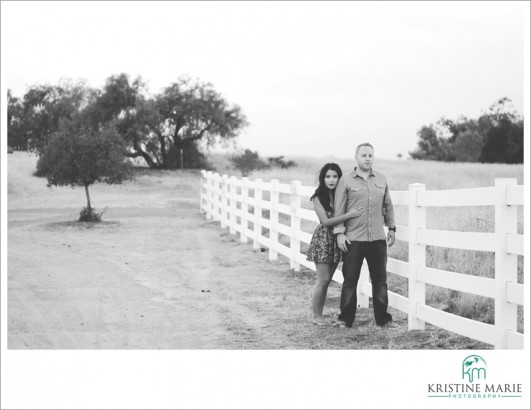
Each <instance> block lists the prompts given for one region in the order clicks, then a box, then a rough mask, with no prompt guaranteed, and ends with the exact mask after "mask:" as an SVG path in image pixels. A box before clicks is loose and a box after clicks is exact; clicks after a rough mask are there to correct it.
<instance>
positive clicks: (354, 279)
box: [339, 240, 392, 327]
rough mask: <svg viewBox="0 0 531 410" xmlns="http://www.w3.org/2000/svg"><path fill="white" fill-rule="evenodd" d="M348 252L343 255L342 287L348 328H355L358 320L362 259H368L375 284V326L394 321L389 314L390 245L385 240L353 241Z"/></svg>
mask: <svg viewBox="0 0 531 410" xmlns="http://www.w3.org/2000/svg"><path fill="white" fill-rule="evenodd" d="M351 242H352V243H351V244H350V245H349V244H347V247H348V251H347V252H346V253H343V278H344V282H343V287H342V288H341V304H340V308H341V314H340V315H339V320H343V321H344V322H345V323H346V324H347V326H349V327H350V326H352V323H354V319H355V318H356V308H357V306H358V298H357V295H356V288H357V286H358V280H359V278H360V272H361V265H362V264H363V259H366V260H367V265H369V273H370V276H371V282H372V304H373V307H374V318H375V320H376V324H378V325H384V324H386V323H387V322H390V321H391V320H392V317H391V315H390V314H389V313H387V305H388V299H387V243H386V241H385V240H380V241H373V242H357V241H351Z"/></svg>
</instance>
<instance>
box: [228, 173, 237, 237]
mask: <svg viewBox="0 0 531 410" xmlns="http://www.w3.org/2000/svg"><path fill="white" fill-rule="evenodd" d="M229 181H230V182H229V186H230V188H229V189H230V194H229V201H230V205H229V218H230V223H229V232H230V234H231V235H234V234H236V227H237V225H238V223H237V220H236V210H237V207H236V190H237V189H238V187H237V186H236V183H237V179H236V177H235V176H234V175H233V176H231V177H230V179H229Z"/></svg>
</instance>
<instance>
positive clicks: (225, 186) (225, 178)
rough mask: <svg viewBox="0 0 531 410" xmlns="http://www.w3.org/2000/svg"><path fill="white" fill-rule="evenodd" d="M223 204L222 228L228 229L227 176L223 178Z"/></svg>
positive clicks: (221, 209)
mask: <svg viewBox="0 0 531 410" xmlns="http://www.w3.org/2000/svg"><path fill="white" fill-rule="evenodd" d="M221 181H222V182H221V198H220V199H221V204H220V211H221V217H220V223H221V227H222V228H226V227H227V223H228V218H227V211H228V209H227V208H228V207H227V199H228V197H229V195H228V194H229V177H228V176H227V175H226V174H225V175H223V176H222V177H221Z"/></svg>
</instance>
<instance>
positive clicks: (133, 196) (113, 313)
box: [8, 153, 489, 349]
mask: <svg viewBox="0 0 531 410" xmlns="http://www.w3.org/2000/svg"><path fill="white" fill-rule="evenodd" d="M8 167H9V177H8V178H9V180H8V182H9V187H8V348H10V349H27V348H29V349H382V348H383V349H388V348H389V349H411V348H414V349H425V348H448V346H449V344H450V346H451V347H450V348H454V349H455V348H489V347H488V346H484V345H481V344H479V343H478V342H474V341H471V340H469V339H466V338H462V337H458V336H455V335H451V334H449V333H448V332H443V331H440V330H437V329H433V328H431V329H428V331H426V332H407V323H406V321H405V316H404V315H403V314H401V313H399V312H396V311H395V312H393V314H394V316H395V318H396V320H397V321H398V322H399V323H401V325H402V328H401V329H400V330H385V331H384V330H381V329H380V328H378V327H376V326H374V324H373V319H372V309H360V311H359V314H358V317H357V318H356V327H355V328H354V329H348V330H345V329H335V328H332V327H329V326H327V327H317V326H313V325H312V324H311V322H310V319H311V314H310V297H311V291H312V287H313V284H314V274H313V272H311V271H309V270H307V269H303V270H302V271H301V272H293V271H291V270H290V268H289V263H288V262H287V260H285V259H283V258H282V257H280V260H279V261H277V262H270V261H268V258H267V253H266V252H264V253H261V252H259V251H254V250H253V249H252V245H251V244H250V243H249V244H241V243H239V240H238V238H236V237H234V236H231V235H229V233H228V230H227V229H221V228H220V226H219V223H217V222H212V221H207V220H205V218H204V216H203V215H201V214H200V213H199V209H198V208H199V191H198V185H197V184H198V173H196V172H184V173H179V172H173V173H172V172H160V173H156V174H153V173H150V174H149V175H139V176H138V177H137V179H136V181H134V182H132V183H128V184H126V185H123V186H115V187H111V186H105V185H98V186H94V187H93V188H92V189H91V193H92V198H93V202H94V206H96V207H98V204H100V203H101V204H105V206H108V209H107V211H106V213H105V214H104V220H105V221H107V222H106V223H104V224H100V225H95V226H91V225H83V224H77V223H73V222H72V221H75V220H76V218H77V215H78V212H79V210H80V208H81V207H82V206H83V205H84V200H85V199H84V193H83V192H82V190H72V189H70V188H60V189H58V188H54V189H51V190H50V189H48V188H46V187H45V181H44V180H43V179H40V178H35V177H33V176H32V175H31V174H32V172H33V170H34V167H35V158H34V157H32V156H31V155H28V154H24V153H15V154H14V155H13V156H10V157H9V163H8ZM339 295H340V286H339V285H338V284H335V283H334V284H332V285H331V287H330V290H329V295H328V298H327V302H326V306H325V314H326V315H328V316H329V317H330V318H331V317H332V316H333V315H334V314H335V313H336V312H337V309H338V305H339Z"/></svg>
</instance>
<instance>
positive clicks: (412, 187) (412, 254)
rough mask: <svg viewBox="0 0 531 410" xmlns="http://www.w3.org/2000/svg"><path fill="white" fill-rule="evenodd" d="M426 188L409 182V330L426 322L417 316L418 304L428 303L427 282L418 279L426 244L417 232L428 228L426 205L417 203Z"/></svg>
mask: <svg viewBox="0 0 531 410" xmlns="http://www.w3.org/2000/svg"><path fill="white" fill-rule="evenodd" d="M425 190H426V185H424V184H418V183H415V184H409V281H408V299H409V312H408V318H407V324H408V329H409V330H413V329H419V330H424V327H425V322H424V321H423V320H419V319H418V318H417V305H419V304H421V305H424V304H425V303H426V284H425V283H424V282H419V281H417V269H418V267H419V266H426V245H421V244H419V243H418V242H417V232H418V231H419V229H425V228H426V207H425V206H418V205H417V195H418V193H419V192H420V191H425Z"/></svg>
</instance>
